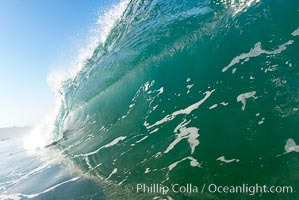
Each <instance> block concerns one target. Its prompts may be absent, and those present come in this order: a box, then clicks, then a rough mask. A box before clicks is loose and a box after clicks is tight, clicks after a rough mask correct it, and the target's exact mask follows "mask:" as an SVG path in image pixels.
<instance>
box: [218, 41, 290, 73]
mask: <svg viewBox="0 0 299 200" xmlns="http://www.w3.org/2000/svg"><path fill="white" fill-rule="evenodd" d="M293 43H294V41H293V40H289V41H287V42H286V43H284V44H281V45H279V47H278V48H277V49H274V50H272V51H268V50H264V49H262V44H261V42H258V43H256V44H255V45H254V47H253V48H252V49H251V50H250V51H249V52H248V53H242V54H241V55H239V56H236V57H235V58H233V59H232V60H231V62H230V63H229V64H228V65H227V66H226V67H224V68H223V69H222V72H226V71H227V70H228V69H229V68H231V67H232V66H234V65H235V64H238V63H239V62H241V61H243V62H248V61H249V60H250V58H253V57H257V56H259V55H261V54H267V55H274V54H279V53H281V52H283V51H284V50H286V49H287V46H289V45H291V44H293Z"/></svg>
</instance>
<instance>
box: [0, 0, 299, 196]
mask: <svg viewBox="0 0 299 200" xmlns="http://www.w3.org/2000/svg"><path fill="white" fill-rule="evenodd" d="M125 5H126V8H125V9H124V11H123V13H122V15H120V17H119V18H118V19H117V20H116V21H115V23H114V25H113V26H112V27H111V29H110V30H109V32H108V34H106V35H105V39H104V40H102V42H100V43H99V44H98V45H97V46H96V48H95V49H94V51H93V54H92V56H91V57H90V58H88V59H87V60H86V62H85V64H84V65H83V67H82V68H81V69H80V70H79V71H78V73H77V74H76V75H75V76H74V77H72V78H70V79H67V80H65V81H64V82H63V84H62V85H61V87H60V88H59V93H60V94H61V106H60V108H59V112H58V115H57V117H56V119H55V121H54V122H53V123H54V125H55V126H54V127H55V128H54V130H53V131H52V132H51V138H52V141H51V142H54V143H52V145H50V146H48V147H47V148H45V149H41V150H39V151H37V152H36V151H34V155H33V157H32V155H27V153H26V152H27V150H22V153H21V154H16V155H17V156H19V157H14V156H15V155H10V154H9V155H7V156H6V159H12V160H13V161H11V160H10V161H7V163H9V164H10V165H11V164H12V163H14V162H16V163H17V164H16V165H17V167H18V169H16V170H12V169H14V168H12V167H8V166H3V167H1V168H3V169H4V168H6V170H10V169H11V170H10V171H9V173H8V171H7V173H6V172H5V173H4V174H3V176H2V175H1V179H0V180H1V182H0V192H2V193H3V195H2V196H1V195H0V198H1V199H112V200H114V199H116V200H117V199H207V200H209V199H211V200H214V199H236V200H239V199H240V200H241V199H271V200H274V199H288V200H289V199H298V198H299V193H298V190H299V165H298V162H299V154H298V153H297V152H299V146H297V145H296V142H298V143H299V135H298V133H299V132H298V131H299V124H298V120H299V89H298V88H299V53H298V52H299V1H296V0H294V1H291V0H289V1H286V0H260V1H259V0H256V1H255V0H239V1H237V0H236V1H234V0H231V1H229V0H227V1H225V0H213V1H204V0H201V1H199V0H198V1H186V0H180V1H164V0H153V1H145V0H144V1H142V0H131V1H129V2H127V3H126V4H125ZM99 37H102V36H101V35H99ZM2 143H3V142H2ZM12 145H13V144H12ZM25 154H26V156H25ZM20 155H21V156H20ZM24 156H25V157H24ZM22 159H25V161H24V162H23V161H22ZM26 163H33V164H30V166H29V165H28V164H26ZM43 166H44V168H43ZM18 170H20V171H18ZM36 172H40V173H36ZM39 175H40V176H39ZM2 177H4V178H2ZM138 184H141V185H144V186H147V189H145V190H138V189H137V186H138ZM174 184H178V185H180V186H182V187H183V188H184V187H185V188H187V187H189V189H190V188H192V189H194V190H192V191H190V190H188V189H186V191H180V192H176V191H173V190H169V191H168V192H166V193H164V192H163V191H162V190H159V189H157V190H155V191H154V189H153V188H155V186H157V188H160V189H161V188H163V187H168V188H172V186H173V185H174ZM211 184H215V185H218V186H242V185H244V184H245V185H248V186H255V185H256V184H258V185H267V186H291V187H292V192H290V193H287V192H277V191H276V192H275V193H272V192H256V193H255V194H253V193H252V192H250V191H247V192H239V193H233V192H228V193H224V192H222V193H221V192H213V191H209V190H208V186H210V185H211ZM196 188H198V191H195V190H196ZM210 189H211V188H210ZM64 195H65V196H64ZM67 195H69V196H67Z"/></svg>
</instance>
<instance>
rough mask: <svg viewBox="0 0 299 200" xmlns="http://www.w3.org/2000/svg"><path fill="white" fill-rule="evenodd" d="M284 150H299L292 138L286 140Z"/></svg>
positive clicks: (287, 151) (288, 151)
mask: <svg viewBox="0 0 299 200" xmlns="http://www.w3.org/2000/svg"><path fill="white" fill-rule="evenodd" d="M284 150H285V151H286V153H290V152H293V151H294V152H299V145H296V142H295V141H294V140H293V139H292V138H289V139H288V140H287V143H286V145H285V147H284Z"/></svg>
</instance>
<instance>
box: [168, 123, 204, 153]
mask: <svg viewBox="0 0 299 200" xmlns="http://www.w3.org/2000/svg"><path fill="white" fill-rule="evenodd" d="M190 122H191V121H188V122H186V120H184V121H183V122H181V123H180V124H179V125H178V126H177V127H176V128H175V129H174V132H175V133H176V139H175V140H174V141H173V142H172V143H171V144H170V145H169V146H168V147H167V149H166V150H165V151H164V153H168V152H169V151H171V150H172V149H173V148H174V147H175V146H176V145H177V144H178V143H179V142H181V141H182V140H183V139H187V141H188V143H189V145H190V148H191V154H193V153H194V151H195V148H196V147H197V146H198V145H199V140H198V139H197V138H198V137H199V133H198V128H196V127H188V128H187V127H186V126H187V125H188V124H189V123H190Z"/></svg>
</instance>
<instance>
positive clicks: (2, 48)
mask: <svg viewBox="0 0 299 200" xmlns="http://www.w3.org/2000/svg"><path fill="white" fill-rule="evenodd" d="M112 3H113V1H112V0H48V1H40V0H0V127H10V126H34V125H37V124H38V123H39V122H41V120H42V118H43V116H44V115H45V113H47V112H51V109H53V106H54V95H53V92H52V91H51V89H50V87H49V84H48V83H47V77H48V75H49V73H50V72H51V71H52V70H53V69H54V68H57V66H59V67H67V66H62V65H66V63H70V62H71V61H70V59H72V56H73V55H72V54H73V53H74V52H75V49H76V48H78V46H80V43H84V41H86V39H87V37H88V34H89V32H90V29H91V27H92V26H93V25H94V24H95V23H96V20H97V18H98V16H99V15H101V12H103V11H104V8H107V7H109V5H110V4H112Z"/></svg>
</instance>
